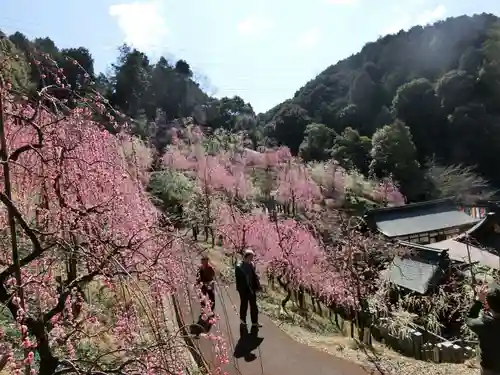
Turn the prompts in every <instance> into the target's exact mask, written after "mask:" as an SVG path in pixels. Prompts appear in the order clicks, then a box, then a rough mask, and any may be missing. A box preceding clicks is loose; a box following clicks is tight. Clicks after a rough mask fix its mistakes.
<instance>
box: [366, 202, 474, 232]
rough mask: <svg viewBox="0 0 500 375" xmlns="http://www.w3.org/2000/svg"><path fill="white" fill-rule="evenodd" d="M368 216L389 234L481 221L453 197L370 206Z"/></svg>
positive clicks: (445, 227) (377, 227)
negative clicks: (464, 209)
mask: <svg viewBox="0 0 500 375" xmlns="http://www.w3.org/2000/svg"><path fill="white" fill-rule="evenodd" d="M366 217H367V219H368V220H369V221H371V222H372V223H373V225H375V226H376V229H377V230H378V231H379V232H381V233H382V234H384V235H385V236H387V237H399V236H405V235H409V234H415V233H424V232H430V231H435V230H441V229H447V228H453V227H458V226H464V225H470V226H472V225H474V224H475V223H477V222H478V221H479V219H476V218H473V217H471V216H470V215H467V214H466V213H465V212H463V211H461V210H460V209H459V207H458V204H457V203H456V201H455V200H454V199H453V198H446V199H439V200H433V201H428V202H421V203H413V204H407V205H404V206H398V207H386V208H379V209H374V210H369V211H368V212H367V214H366Z"/></svg>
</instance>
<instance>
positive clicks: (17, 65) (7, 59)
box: [0, 37, 31, 92]
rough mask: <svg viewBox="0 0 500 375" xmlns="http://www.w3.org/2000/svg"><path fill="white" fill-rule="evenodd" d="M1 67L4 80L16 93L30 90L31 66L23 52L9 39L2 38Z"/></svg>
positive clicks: (0, 48) (0, 41) (0, 45)
mask: <svg viewBox="0 0 500 375" xmlns="http://www.w3.org/2000/svg"><path fill="white" fill-rule="evenodd" d="M0 66H2V69H1V71H2V73H1V75H2V78H3V79H4V80H5V82H9V83H10V84H11V85H12V87H13V88H14V89H16V91H19V92H26V91H29V90H30V88H31V87H30V86H31V82H30V66H29V64H28V62H27V61H26V58H25V56H24V55H23V53H22V51H20V50H19V49H18V48H17V47H16V46H15V44H14V43H12V42H11V41H10V40H9V39H7V38H1V37H0Z"/></svg>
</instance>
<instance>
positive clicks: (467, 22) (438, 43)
mask: <svg viewBox="0 0 500 375" xmlns="http://www.w3.org/2000/svg"><path fill="white" fill-rule="evenodd" d="M498 103H500V22H499V19H498V18H497V17H496V16H494V15H491V14H480V15H474V16H472V17H469V16H461V17H457V18H449V19H447V20H446V21H440V22H438V23H436V24H434V25H430V26H425V27H422V26H416V27H413V28H411V29H410V30H409V31H408V32H404V31H401V32H399V33H398V34H396V35H387V36H384V37H381V38H379V40H377V41H374V42H371V43H367V44H366V45H365V46H364V47H363V49H362V50H361V51H360V52H359V53H357V54H355V55H353V56H350V57H348V58H346V59H345V60H342V61H339V62H338V63H337V64H335V65H332V66H330V67H328V68H327V69H325V70H324V71H323V72H322V73H320V74H319V75H318V76H317V77H316V78H315V79H313V80H311V81H310V82H308V83H307V84H306V85H305V86H304V87H302V88H301V89H299V90H298V91H297V92H296V94H295V95H294V97H293V98H292V99H290V100H287V101H285V102H284V103H282V104H281V105H278V106H276V107H274V108H272V109H271V110H270V111H269V112H268V113H266V114H263V115H260V116H259V118H260V119H261V120H262V121H264V122H266V124H273V125H274V130H275V132H274V133H271V134H272V135H273V136H274V137H275V138H276V139H277V141H278V142H279V143H281V144H285V145H289V146H290V147H291V148H292V149H293V147H294V146H295V145H299V144H300V142H299V140H298V139H297V140H295V139H294V138H300V141H302V137H303V135H304V133H303V130H305V127H306V126H307V125H308V124H310V123H321V124H324V125H325V126H326V127H328V128H330V129H334V130H335V131H336V132H337V133H339V134H341V133H342V132H343V131H344V129H346V128H347V127H350V128H352V129H354V130H355V131H357V132H358V134H359V136H366V137H374V134H376V133H377V132H378V133H379V135H380V132H379V130H380V128H381V127H384V125H386V124H390V123H393V122H394V120H396V119H397V120H400V121H402V122H403V123H404V124H405V125H406V126H407V127H408V128H409V133H411V136H412V137H411V139H412V141H413V143H414V147H412V148H411V152H409V153H410V154H412V153H413V150H414V148H416V152H415V155H414V158H415V159H416V161H417V162H418V163H419V164H420V165H422V166H424V165H425V161H426V160H427V159H429V158H435V159H436V161H438V162H439V164H440V165H443V166H447V165H451V166H453V165H463V166H464V167H474V168H475V171H476V173H478V174H479V175H481V176H483V177H484V178H485V179H487V180H490V181H491V182H492V184H493V186H496V187H500V175H498V173H497V172H496V169H495V167H494V166H495V164H496V163H495V162H496V158H497V155H498V152H500V148H499V147H500V146H499V145H500V106H499V105H498ZM304 119H307V120H304ZM406 132H408V131H406ZM353 137H354V135H353ZM342 138H344V139H342ZM345 138H346V137H344V136H340V138H338V142H337V141H336V142H335V145H334V147H333V151H334V155H335V157H336V158H337V159H339V162H340V163H342V165H343V166H345V167H346V168H351V167H352V166H353V165H356V164H358V163H359V164H361V166H362V165H363V163H362V162H361V163H360V162H355V161H354V159H352V158H353V157H354V155H359V154H358V153H357V152H346V150H348V149H349V147H345V146H344V145H343V144H344V143H345ZM354 138H355V137H354ZM305 142H306V143H307V140H305ZM339 145H341V146H339ZM374 153H375V154H376V155H379V150H376V151H374ZM320 156H321V155H320ZM407 156H408V155H407ZM408 157H409V156H408ZM394 159H395V158H394ZM368 162H370V161H368ZM418 163H417V164H415V161H412V162H409V161H408V160H407V161H405V162H404V163H396V160H394V163H392V164H388V163H385V166H384V169H385V172H384V173H391V174H393V175H394V176H396V175H398V176H400V178H403V177H402V170H403V169H404V168H406V167H408V168H410V169H411V170H412V171H411V172H410V171H409V172H408V173H404V174H405V175H406V176H407V177H405V179H406V182H405V183H406V184H410V185H415V186H417V184H420V183H423V182H422V180H423V179H422V178H421V175H422V171H421V172H420V173H416V169H419V168H418V167H416V166H417V165H418ZM377 164H378V165H380V160H378V161H376V162H375V164H374V165H377ZM358 168H359V167H358ZM360 169H361V170H363V168H360ZM363 172H364V173H366V172H368V171H367V168H365V169H364V171H363ZM412 174H414V175H415V177H414V179H413V181H412V182H410V177H409V176H411V175H412ZM400 183H402V184H403V182H402V181H400ZM419 188H420V189H421V190H425V189H427V188H428V186H427V185H425V184H424V185H420V186H419ZM428 193H429V194H430V191H429V192H428ZM417 195H418V194H417Z"/></svg>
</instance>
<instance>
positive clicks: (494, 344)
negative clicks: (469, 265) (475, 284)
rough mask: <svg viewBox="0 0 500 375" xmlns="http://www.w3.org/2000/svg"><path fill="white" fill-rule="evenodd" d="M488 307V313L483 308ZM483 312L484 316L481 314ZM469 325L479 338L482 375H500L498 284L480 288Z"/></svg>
mask: <svg viewBox="0 0 500 375" xmlns="http://www.w3.org/2000/svg"><path fill="white" fill-rule="evenodd" d="M485 306H487V307H488V310H487V311H486V310H485V309H483V307H485ZM481 310H482V314H481V315H480V312H481ZM467 325H468V326H469V328H470V329H471V330H472V331H473V332H475V333H476V334H477V336H478V338H479V348H480V351H481V374H482V375H500V355H499V353H500V352H499V350H498V348H499V346H500V285H499V284H498V283H496V282H494V283H491V284H490V285H489V286H486V285H483V286H480V287H479V288H478V291H477V297H476V301H475V302H474V304H473V305H472V307H471V309H470V311H469V316H468V318H467Z"/></svg>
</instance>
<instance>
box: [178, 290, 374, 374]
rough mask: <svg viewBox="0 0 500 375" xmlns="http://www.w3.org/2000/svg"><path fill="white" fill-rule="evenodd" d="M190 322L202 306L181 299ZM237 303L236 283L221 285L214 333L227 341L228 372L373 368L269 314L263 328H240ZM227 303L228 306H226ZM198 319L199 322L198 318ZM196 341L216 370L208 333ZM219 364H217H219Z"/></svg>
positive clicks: (336, 371)
mask: <svg viewBox="0 0 500 375" xmlns="http://www.w3.org/2000/svg"><path fill="white" fill-rule="evenodd" d="M180 304H181V309H182V310H183V315H184V319H185V323H186V324H190V323H191V322H193V317H196V318H197V317H198V314H199V306H198V303H197V302H196V301H193V302H192V306H193V310H194V311H192V312H191V311H190V307H189V306H186V301H180ZM235 305H239V297H238V293H237V292H236V290H234V287H231V286H229V287H227V286H224V285H221V286H220V287H219V288H218V289H217V293H216V306H215V312H216V314H217V315H218V316H219V317H220V319H219V320H218V322H217V323H216V325H215V326H214V327H212V328H211V331H210V333H209V335H208V336H210V334H211V333H214V334H215V335H217V334H218V332H217V331H218V330H219V331H220V333H221V334H222V335H223V336H224V338H225V339H226V341H227V346H228V347H227V352H228V355H229V363H228V364H226V365H223V366H221V368H222V370H223V372H224V371H225V372H226V373H227V374H228V375H259V374H260V375H367V374H372V373H373V370H371V369H364V368H362V367H361V366H360V365H358V364H355V363H353V362H349V361H347V360H344V359H342V358H338V357H335V356H332V355H330V354H328V353H325V352H322V351H319V350H317V349H315V348H312V347H310V346H307V345H304V344H301V343H299V342H297V341H295V340H293V339H292V338H291V337H289V336H288V335H287V334H286V333H284V332H283V331H282V330H281V329H280V328H279V327H277V326H276V325H275V324H274V323H273V322H272V321H271V320H270V319H269V318H268V317H267V316H265V315H262V314H261V315H260V317H259V319H260V323H261V324H262V328H260V329H259V331H258V332H250V333H247V332H244V331H243V332H240V319H239V316H238V313H237V309H236V306H235ZM224 307H225V308H224ZM194 323H196V322H194ZM194 341H195V345H197V346H198V349H199V350H200V352H201V353H202V355H203V357H204V358H205V360H206V361H207V362H208V364H209V365H210V366H211V367H212V370H215V368H214V365H213V364H214V363H220V361H219V360H218V359H217V356H216V353H215V350H214V345H213V343H212V342H210V340H209V339H208V338H207V337H204V336H202V337H200V338H199V339H197V340H194ZM216 366H217V365H215V367H216Z"/></svg>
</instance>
